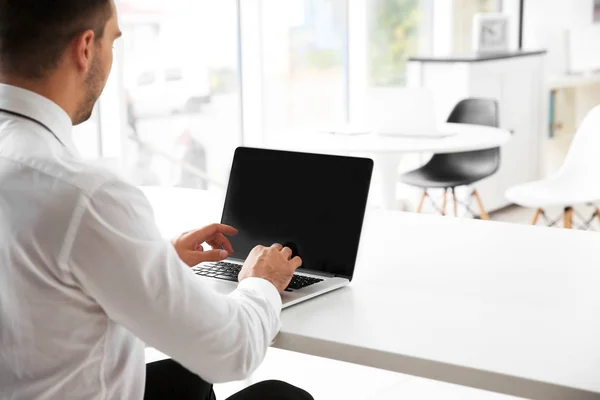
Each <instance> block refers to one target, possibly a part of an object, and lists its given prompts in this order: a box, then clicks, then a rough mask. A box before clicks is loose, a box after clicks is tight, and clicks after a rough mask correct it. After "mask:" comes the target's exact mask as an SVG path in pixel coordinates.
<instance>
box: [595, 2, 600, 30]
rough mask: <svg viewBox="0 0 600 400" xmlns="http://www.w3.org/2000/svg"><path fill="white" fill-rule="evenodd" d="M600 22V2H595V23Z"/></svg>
mask: <svg viewBox="0 0 600 400" xmlns="http://www.w3.org/2000/svg"><path fill="white" fill-rule="evenodd" d="M598 22H600V0H594V23H596V24H597V23H598Z"/></svg>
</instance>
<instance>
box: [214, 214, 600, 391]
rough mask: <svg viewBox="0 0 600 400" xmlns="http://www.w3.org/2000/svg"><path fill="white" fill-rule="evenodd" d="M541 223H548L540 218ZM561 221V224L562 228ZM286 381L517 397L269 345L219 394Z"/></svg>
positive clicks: (505, 217)
mask: <svg viewBox="0 0 600 400" xmlns="http://www.w3.org/2000/svg"><path fill="white" fill-rule="evenodd" d="M576 211H577V212H578V213H579V214H580V215H581V217H580V218H576V222H575V225H579V224H581V222H582V221H583V220H584V219H586V218H588V217H589V216H591V215H592V214H593V211H594V209H593V208H591V207H581V208H577V210H576ZM534 212H535V210H532V209H526V208H521V207H516V206H514V207H508V208H506V209H503V210H500V211H496V212H494V213H492V215H491V217H492V220H493V221H501V222H509V223H518V224H530V223H531V220H532V218H533V215H534ZM561 214H562V210H561V209H550V210H547V215H548V217H549V218H550V219H558V218H560V216H561ZM539 224H540V225H542V224H544V221H543V220H540V222H539ZM560 226H562V223H561V224H559V225H558V227H557V228H554V229H559V227H560ZM591 228H592V229H591V230H596V231H600V223H599V222H598V219H594V221H593V222H592V225H591ZM269 379H278V380H283V381H286V382H288V383H291V384H293V385H296V386H298V387H302V388H304V389H305V390H307V391H309V392H310V393H311V394H312V395H313V397H314V398H315V399H316V400H321V399H323V400H326V399H327V400H329V399H348V400H354V399H356V400H368V399H377V400H392V399H394V400H395V399H411V400H421V399H423V400H430V399H440V400H458V399H460V400H471V399H473V400H474V399H482V400H510V399H516V397H512V396H505V395H499V394H495V393H490V392H486V391H482V390H477V389H471V388H466V387H462V386H457V385H453V384H448V383H443V382H436V381H431V380H428V379H423V378H417V377H413V376H408V375H403V374H397V373H393V372H388V371H383V370H378V369H374V368H366V367H361V366H358V365H353V364H348V363H342V362H338V361H332V360H328V359H322V358H319V357H313V356H306V355H302V354H297V353H291V352H287V351H282V350H277V349H270V350H269V353H268V354H267V357H266V359H265V362H264V363H263V365H261V367H260V368H259V369H258V371H256V373H255V374H254V376H253V378H252V379H251V380H248V381H243V382H234V383H228V384H223V385H217V386H216V387H215V391H216V393H217V396H218V399H226V398H227V397H228V396H229V395H231V394H233V393H235V392H237V391H239V390H241V389H243V388H244V387H246V386H248V385H249V384H251V383H256V382H260V381H263V380H269Z"/></svg>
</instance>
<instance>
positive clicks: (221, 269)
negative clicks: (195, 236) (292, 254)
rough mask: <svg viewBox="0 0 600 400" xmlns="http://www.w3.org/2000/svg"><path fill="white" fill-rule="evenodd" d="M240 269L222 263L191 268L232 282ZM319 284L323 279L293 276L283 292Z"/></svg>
mask: <svg viewBox="0 0 600 400" xmlns="http://www.w3.org/2000/svg"><path fill="white" fill-rule="evenodd" d="M241 269H242V266H241V265H239V264H232V263H228V262H224V261H222V262H218V263H213V264H204V265H199V266H197V267H194V268H193V270H194V272H195V273H196V275H200V276H207V277H209V278H217V279H223V280H225V281H232V282H237V281H238V275H239V274H240V271H241ZM319 282H323V279H318V278H312V277H310V276H302V275H298V274H295V275H294V277H293V278H292V281H291V282H290V284H289V285H288V287H287V288H286V289H285V290H286V292H291V291H293V290H298V289H302V288H305V287H308V286H311V285H314V284H315V283H319Z"/></svg>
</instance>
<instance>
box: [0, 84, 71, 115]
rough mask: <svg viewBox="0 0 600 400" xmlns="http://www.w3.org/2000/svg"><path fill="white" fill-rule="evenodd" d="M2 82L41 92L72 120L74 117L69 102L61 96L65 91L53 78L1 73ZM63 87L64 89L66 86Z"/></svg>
mask: <svg viewBox="0 0 600 400" xmlns="http://www.w3.org/2000/svg"><path fill="white" fill-rule="evenodd" d="M0 83H3V84H6V85H11V86H15V87H18V88H21V89H25V90H29V91H30V92H33V93H36V94H39V95H40V96H43V97H45V98H47V99H49V100H51V101H52V102H54V103H56V104H57V105H58V106H59V107H60V108H62V109H63V110H65V112H66V113H67V114H68V115H69V116H70V117H71V120H72V119H73V115H71V113H70V112H69V107H68V105H67V102H66V101H64V96H61V94H62V93H64V91H63V92H61V90H60V89H61V88H57V87H56V85H55V84H53V83H52V80H51V79H47V80H31V79H24V78H20V77H17V76H11V75H6V74H2V73H0ZM62 89H63V90H64V88H62Z"/></svg>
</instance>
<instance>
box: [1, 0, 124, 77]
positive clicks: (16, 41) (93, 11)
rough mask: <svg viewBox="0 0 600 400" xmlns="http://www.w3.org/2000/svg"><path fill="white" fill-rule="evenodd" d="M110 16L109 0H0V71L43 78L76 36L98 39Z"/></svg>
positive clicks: (55, 64)
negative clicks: (90, 33)
mask: <svg viewBox="0 0 600 400" xmlns="http://www.w3.org/2000/svg"><path fill="white" fill-rule="evenodd" d="M111 16H112V8H111V3H110V0H0V72H2V73H5V74H9V75H16V76H19V77H23V78H27V79H41V78H44V77H45V76H46V75H47V74H48V73H49V72H51V71H53V70H54V69H55V68H56V66H57V65H58V62H59V61H60V59H61V57H62V55H63V54H64V52H65V50H66V48H67V46H68V44H69V43H70V42H71V40H73V38H75V37H76V36H77V35H79V34H80V33H83V32H85V31H87V30H90V29H91V30H93V31H94V33H95V35H96V40H99V39H101V38H102V36H103V35H104V27H105V26H106V23H107V22H108V20H109V19H110V17H111Z"/></svg>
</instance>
